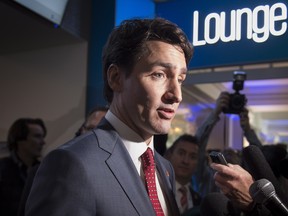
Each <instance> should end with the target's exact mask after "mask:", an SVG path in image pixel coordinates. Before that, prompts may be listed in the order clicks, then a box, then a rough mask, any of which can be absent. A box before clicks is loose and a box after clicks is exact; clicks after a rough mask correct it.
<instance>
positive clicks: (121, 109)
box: [112, 41, 187, 140]
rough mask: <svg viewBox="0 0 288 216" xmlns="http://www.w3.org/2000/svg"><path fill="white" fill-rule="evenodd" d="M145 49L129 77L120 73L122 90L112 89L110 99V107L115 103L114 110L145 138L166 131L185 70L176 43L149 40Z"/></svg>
mask: <svg viewBox="0 0 288 216" xmlns="http://www.w3.org/2000/svg"><path fill="white" fill-rule="evenodd" d="M147 49H148V52H147V53H146V54H145V55H143V56H141V58H140V59H139V60H138V61H137V62H136V64H135V65H134V67H133V69H132V73H131V75H130V76H129V77H128V78H126V77H125V76H124V72H122V73H121V90H120V91H118V92H115V93H114V99H113V102H112V107H113V106H114V105H115V104H116V107H117V106H118V107H117V109H116V111H115V109H113V110H114V113H115V112H116V115H117V116H118V117H119V116H120V118H121V120H122V121H124V122H125V123H126V124H127V125H128V126H129V127H130V128H131V129H133V130H134V131H135V132H137V133H138V134H139V135H140V136H141V137H142V138H143V139H144V140H146V139H149V138H150V137H151V135H153V134H159V133H162V134H164V133H168V131H169V129H170V126H171V121H172V120H173V118H174V116H175V112H176V110H177V108H178V106H179V103H180V102H181V100H182V92H181V84H182V82H183V81H184V80H185V78H186V72H187V68H186V62H185V57H184V54H183V53H182V52H181V51H179V50H180V49H179V48H178V47H175V46H172V45H170V44H167V43H164V42H160V41H149V42H147ZM114 102H115V103H114ZM114 107H115V106H114Z"/></svg>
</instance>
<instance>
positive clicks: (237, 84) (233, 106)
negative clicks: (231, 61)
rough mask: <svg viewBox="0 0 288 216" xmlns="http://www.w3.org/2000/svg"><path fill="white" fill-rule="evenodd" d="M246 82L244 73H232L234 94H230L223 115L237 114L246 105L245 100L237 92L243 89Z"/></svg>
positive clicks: (243, 96) (242, 95)
mask: <svg viewBox="0 0 288 216" xmlns="http://www.w3.org/2000/svg"><path fill="white" fill-rule="evenodd" d="M245 80H246V73H245V72H243V71H234V73H233V89H234V90H235V92H234V93H232V94H230V102H229V107H228V108H227V109H224V110H223V112H224V113H227V114H228V113H230V114H239V113H240V112H241V111H242V110H243V108H244V107H245V105H246V103H247V98H246V96H245V95H244V94H240V92H239V91H241V90H243V88H244V81H245Z"/></svg>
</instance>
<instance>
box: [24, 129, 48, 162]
mask: <svg viewBox="0 0 288 216" xmlns="http://www.w3.org/2000/svg"><path fill="white" fill-rule="evenodd" d="M28 128H29V133H28V136H27V139H26V140H23V141H20V142H19V144H18V151H22V153H24V154H25V155H26V156H28V157H30V158H38V157H40V156H41V151H42V147H43V145H44V144H45V141H44V131H43V129H42V127H41V126H40V125H38V124H28Z"/></svg>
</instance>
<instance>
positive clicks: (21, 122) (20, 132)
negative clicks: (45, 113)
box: [7, 118, 47, 151]
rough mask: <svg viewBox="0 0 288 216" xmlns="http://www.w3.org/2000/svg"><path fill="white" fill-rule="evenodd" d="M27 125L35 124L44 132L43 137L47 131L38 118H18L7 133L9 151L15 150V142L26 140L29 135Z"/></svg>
mask: <svg viewBox="0 0 288 216" xmlns="http://www.w3.org/2000/svg"><path fill="white" fill-rule="evenodd" d="M29 124H37V125H39V126H40V127H42V129H43V131H44V137H45V136H46V133H47V130H46V127H45V124H44V122H43V120H42V119H39V118H35V119H33V118H20V119H17V120H16V121H15V122H14V123H13V124H12V126H11V127H10V129H9V131H8V137H7V146H8V149H9V150H10V151H16V150H17V142H19V141H22V140H26V139H27V136H28V133H29V127H28V125H29Z"/></svg>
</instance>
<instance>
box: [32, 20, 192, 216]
mask: <svg viewBox="0 0 288 216" xmlns="http://www.w3.org/2000/svg"><path fill="white" fill-rule="evenodd" d="M192 53H193V48H192V46H191V44H190V43H189V41H188V39H187V37H186V35H185V34H184V33H183V31H182V30H181V29H180V28H179V27H177V26H176V25H175V24H173V23H171V22H169V21H167V20H165V19H161V18H155V19H132V20H126V21H123V22H122V23H121V25H120V26H118V27H116V28H115V29H114V30H113V31H112V33H111V34H110V36H109V38H108V41H107V43H106V45H105V47H104V50H103V56H102V58H103V77H104V83H105V84H104V85H105V86H104V92H105V96H106V99H107V101H108V103H109V111H108V112H107V114H106V115H105V118H104V119H102V121H101V122H100V124H99V125H98V126H97V128H96V129H94V130H93V131H90V132H87V133H86V134H84V135H81V136H79V137H77V138H75V139H73V140H71V141H70V142H68V143H66V144H64V145H63V146H61V147H59V148H58V149H56V150H54V151H52V152H51V153H49V154H48V155H47V156H46V157H45V159H44V160H43V161H42V163H41V165H40V167H39V169H38V172H37V174H36V176H35V179H34V182H33V186H32V189H31V193H30V195H29V198H28V201H27V204H26V216H32V215H33V216H35V215H41V216H46V215H47V216H48V215H49V216H53V215H59V216H60V215H61V216H62V215H69V216H79V215H81V216H90V215H91V216H92V215H93V216H95V215H103V216H104V215H105V216H115V215H121V216H124V215H127V216H133V215H144V216H150V215H159V216H160V215H165V216H168V215H169V216H177V215H179V210H178V208H177V204H176V202H175V198H174V190H175V185H174V183H175V182H174V172H173V168H172V166H171V164H170V163H169V162H168V161H167V160H166V159H164V158H162V157H161V156H160V155H159V154H158V153H157V152H156V151H154V147H153V144H154V143H153V142H154V141H153V135H154V134H166V133H168V131H169V129H170V126H171V121H172V120H173V118H174V116H175V113H176V110H177V108H178V106H179V103H180V102H181V100H182V92H181V85H182V83H183V81H184V80H185V78H186V73H187V67H188V64H189V61H190V59H191V57H192ZM146 152H148V153H147V155H148V156H147V157H146V156H145V157H144V158H143V156H142V155H143V154H144V155H146ZM151 152H152V153H151ZM147 158H149V161H150V162H151V163H152V165H154V162H153V161H154V159H155V164H156V173H153V174H150V175H151V181H153V182H154V183H156V184H153V187H156V189H155V190H154V191H152V192H153V193H154V194H153V193H152V192H151V190H149V188H150V187H148V186H149V185H150V183H151V182H150V181H147V179H148V174H147V173H146V171H147V169H146V164H148V162H147V161H148V160H147ZM152 167H153V166H152ZM153 169H154V167H153ZM153 169H152V168H151V170H153ZM148 171H149V170H148ZM155 176H156V179H155V178H154V177H155ZM155 185H156V186H155ZM147 191H148V192H147ZM148 193H149V194H148ZM151 194H153V197H152V198H153V199H152V198H151ZM150 198H151V199H150Z"/></svg>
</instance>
